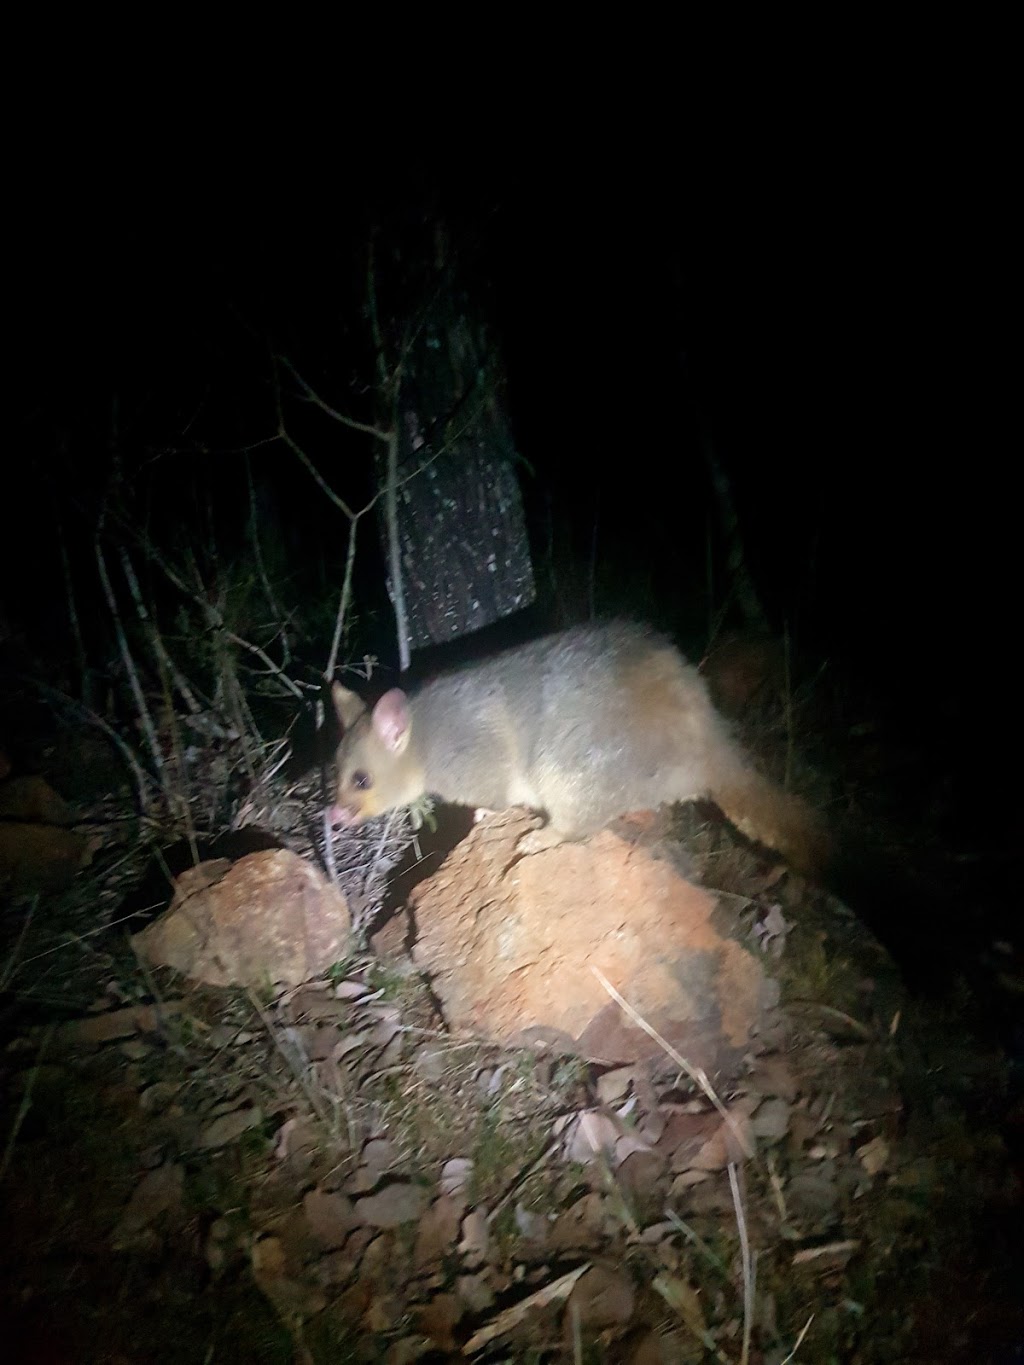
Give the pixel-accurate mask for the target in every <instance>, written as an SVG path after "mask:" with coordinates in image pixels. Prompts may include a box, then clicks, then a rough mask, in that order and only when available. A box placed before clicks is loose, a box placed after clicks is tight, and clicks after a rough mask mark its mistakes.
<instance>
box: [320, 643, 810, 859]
mask: <svg viewBox="0 0 1024 1365" xmlns="http://www.w3.org/2000/svg"><path fill="white" fill-rule="evenodd" d="M332 696H333V700H334V706H335V710H336V711H337V714H338V719H339V721H340V723H341V728H342V740H341V743H340V744H339V746H338V754H337V780H338V785H337V804H336V805H335V806H334V807H333V809H332V812H331V814H332V818H333V820H334V823H335V824H344V825H354V824H361V823H362V821H364V820H367V819H369V818H371V817H372V816H375V815H381V814H383V813H384V812H385V811H388V810H392V809H394V808H395V807H397V806H403V805H406V804H408V803H409V802H411V801H414V800H416V799H417V798H418V797H421V796H423V795H424V793H427V792H430V793H433V794H434V795H436V796H439V797H440V798H441V799H442V800H444V801H450V802H454V803H456V804H459V805H466V806H477V807H480V806H482V807H489V808H491V809H504V808H506V807H508V806H520V805H521V806H528V807H531V808H532V809H533V810H535V811H538V812H540V813H541V814H543V815H544V816H546V817H547V820H546V824H545V826H544V827H543V828H541V829H539V830H536V831H534V832H533V833H532V834H530V835H527V837H526V840H525V841H524V842H523V843H522V844H521V845H520V847H521V848H522V849H523V851H525V852H534V851H536V850H538V849H540V848H545V847H550V846H551V845H553V844H557V843H560V842H561V841H562V840H566V839H581V838H584V837H585V836H587V835H589V834H593V833H596V831H597V830H599V829H601V828H602V827H603V826H604V825H606V824H607V823H608V822H609V821H611V820H613V819H614V818H615V817H616V816H619V815H624V814H626V813H627V812H629V811H636V810H653V809H655V808H656V807H658V806H660V805H662V804H663V803H666V802H670V801H690V800H694V799H697V798H702V797H708V798H710V799H711V800H712V801H714V802H715V804H716V805H717V806H719V808H720V809H721V810H722V811H723V813H724V814H725V815H726V816H727V817H728V818H729V820H730V821H731V822H732V823H733V824H734V825H735V826H736V827H737V829H739V830H740V831H741V832H742V833H743V834H745V835H747V836H748V837H749V838H751V839H754V840H756V841H757V842H759V843H762V844H767V845H768V846H769V847H771V848H773V849H776V850H777V851H778V852H779V853H781V854H782V855H783V856H784V857H785V858H786V859H787V860H788V861H789V862H790V864H791V865H792V866H793V867H795V868H796V869H798V870H799V871H802V872H813V871H815V870H816V868H817V865H818V862H819V853H820V850H821V849H822V847H823V841H822V839H821V836H820V834H819V831H818V828H817V824H816V822H815V819H814V817H813V816H812V814H811V812H810V811H809V809H808V808H807V807H806V806H805V805H804V804H803V802H801V801H799V800H798V799H797V798H795V797H792V796H789V795H787V794H786V793H785V792H783V791H781V790H780V789H779V788H778V787H776V786H775V785H774V784H773V783H771V782H770V781H768V779H767V778H765V777H762V776H761V774H760V773H758V772H757V771H756V769H755V768H754V767H753V766H752V765H751V763H750V761H749V759H748V758H747V757H746V756H745V755H744V753H743V752H742V750H741V749H740V748H739V746H738V745H737V743H736V741H735V740H734V739H733V738H732V737H731V735H730V733H729V729H728V726H727V724H726V722H725V721H724V720H723V719H722V718H721V717H720V716H719V715H718V713H717V712H716V711H715V709H714V707H713V706H712V704H711V701H710V699H709V697H708V694H707V689H706V687H705V685H704V680H703V679H702V678H701V676H700V674H699V673H698V672H697V670H696V669H695V668H693V667H692V666H691V665H690V664H688V663H687V662H686V661H685V660H684V659H683V657H682V655H681V654H679V652H678V651H677V650H676V649H675V648H674V647H673V646H672V645H671V644H670V643H669V642H668V641H667V640H664V639H662V638H661V637H659V636H658V635H656V634H654V633H653V632H652V631H649V630H647V629H646V628H644V627H642V626H638V625H630V624H626V623H613V624H610V625H602V626H579V627H576V628H574V629H572V630H566V631H563V632H561V633H560V634H557V635H551V636H548V637H546V638H544V639H541V640H536V641H534V642H533V643H531V644H527V645H523V646H519V647H517V648H515V649H510V650H508V651H506V652H505V653H502V654H498V655H495V656H494V657H493V658H491V659H488V660H486V661H485V662H483V663H478V664H474V665H471V666H469V667H465V668H461V669H458V670H455V671H453V672H450V673H447V674H442V675H441V676H439V677H438V678H436V679H434V680H433V681H432V682H429V683H427V684H426V685H425V686H423V687H422V688H420V689H419V690H418V691H415V692H413V693H412V695H409V696H407V695H406V694H405V693H404V692H401V691H399V690H398V689H397V688H396V689H393V690H392V691H390V692H387V693H385V694H384V696H383V697H381V699H380V701H378V702H377V704H376V706H374V707H373V709H372V710H368V709H367V707H366V706H365V705H364V703H363V702H362V701H361V700H360V698H359V697H358V696H356V694H355V693H354V692H350V691H348V690H347V689H346V688H344V687H342V686H341V685H340V684H339V683H334V685H333V688H332Z"/></svg>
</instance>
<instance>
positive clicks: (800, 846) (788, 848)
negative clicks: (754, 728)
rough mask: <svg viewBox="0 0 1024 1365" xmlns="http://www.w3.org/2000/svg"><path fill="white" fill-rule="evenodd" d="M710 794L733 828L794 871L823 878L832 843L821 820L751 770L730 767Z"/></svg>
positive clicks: (803, 803) (794, 797) (806, 875)
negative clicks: (780, 855) (763, 846)
mask: <svg viewBox="0 0 1024 1365" xmlns="http://www.w3.org/2000/svg"><path fill="white" fill-rule="evenodd" d="M709 795H710V797H711V799H712V801H714V803H715V805H716V806H718V808H719V809H720V810H721V811H722V814H723V815H725V816H726V817H727V818H728V819H729V820H730V821H731V823H732V824H734V825H735V826H736V828H737V829H738V830H739V831H740V833H741V834H745V835H746V836H747V838H748V839H753V840H754V841H755V842H756V843H759V844H767V846H768V847H769V848H773V849H775V850H776V852H778V853H781V854H782V856H783V857H784V858H785V860H786V861H787V862H788V863H789V865H790V866H791V867H792V868H793V869H794V871H796V872H800V873H802V874H803V875H804V876H805V877H810V878H821V877H822V876H823V875H824V873H825V871H826V869H827V867H828V864H829V860H830V848H829V839H828V836H827V834H826V833H825V830H824V827H823V826H822V824H821V822H820V821H819V819H818V817H817V816H816V815H815V813H814V812H813V811H812V810H811V808H810V806H808V805H807V804H806V802H804V801H801V799H800V798H799V797H798V796H790V795H789V794H788V793H787V792H784V791H783V790H782V789H781V787H777V786H776V785H775V783H774V782H770V781H769V780H768V779H767V778H766V777H762V776H761V774H760V773H759V772H757V771H756V770H755V769H754V768H751V767H748V766H747V765H745V764H744V765H742V766H741V765H730V771H729V773H728V776H725V777H723V778H721V779H720V780H717V781H716V782H715V783H714V785H713V787H712V789H711V791H710V792H709Z"/></svg>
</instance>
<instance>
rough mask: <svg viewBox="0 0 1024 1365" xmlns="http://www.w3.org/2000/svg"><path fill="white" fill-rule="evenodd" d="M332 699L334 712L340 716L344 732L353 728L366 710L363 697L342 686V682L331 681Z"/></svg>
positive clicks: (339, 719)
mask: <svg viewBox="0 0 1024 1365" xmlns="http://www.w3.org/2000/svg"><path fill="white" fill-rule="evenodd" d="M331 701H332V702H333V703H334V714H335V715H336V716H337V717H338V724H339V725H340V726H341V729H342V732H344V731H345V730H351V728H352V726H353V725H355V723H356V721H357V720H358V719H359V717H360V716H361V715H362V714H363V712H364V711H365V710H366V707H365V706H364V705H363V699H362V697H359V696H357V695H356V694H355V692H350V691H349V690H348V688H347V687H342V685H341V683H340V682H335V683H331Z"/></svg>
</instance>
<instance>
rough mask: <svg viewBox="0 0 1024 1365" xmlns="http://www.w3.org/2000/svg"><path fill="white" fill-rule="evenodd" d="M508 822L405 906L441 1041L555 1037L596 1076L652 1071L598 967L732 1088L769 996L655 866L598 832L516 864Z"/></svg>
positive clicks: (700, 908)
mask: <svg viewBox="0 0 1024 1365" xmlns="http://www.w3.org/2000/svg"><path fill="white" fill-rule="evenodd" d="M526 828H528V824H527V820H526V817H523V816H522V815H521V814H519V813H518V812H515V813H511V814H508V813H506V814H503V815H501V816H497V817H494V818H490V819H487V820H484V821H482V822H481V823H480V824H478V825H477V826H476V827H475V828H474V829H473V831H472V832H471V833H470V835H469V836H468V838H467V839H465V840H464V841H463V843H462V844H460V845H459V846H458V847H457V848H456V849H455V850H454V852H453V853H452V854H451V855H450V856H449V858H448V859H447V860H446V861H445V863H444V864H443V866H442V867H441V869H440V871H439V872H438V873H437V874H436V875H435V876H433V877H431V878H430V879H429V880H428V881H426V882H423V883H422V884H421V885H420V886H419V887H417V888H416V891H415V892H414V894H413V902H414V915H415V919H416V923H417V925H418V926H419V939H418V941H417V943H416V945H415V947H414V949H413V957H414V960H415V962H416V964H417V966H418V967H419V968H420V970H421V971H423V972H424V973H426V974H427V975H429V977H430V979H431V986H432V989H433V990H434V992H435V993H436V995H437V997H438V999H439V1000H440V1002H441V1005H442V1008H443V1010H444V1014H445V1017H446V1019H447V1021H448V1024H449V1026H450V1027H452V1028H454V1029H464V1030H467V1031H469V1032H472V1033H475V1034H478V1035H479V1034H483V1035H484V1036H487V1037H490V1038H493V1039H494V1040H495V1041H498V1042H501V1043H505V1044H509V1043H518V1042H522V1041H523V1040H524V1039H530V1038H532V1037H536V1036H541V1035H543V1036H548V1035H551V1036H554V1037H561V1038H563V1039H564V1040H565V1042H566V1044H567V1045H568V1046H570V1047H573V1046H574V1047H575V1049H576V1050H577V1051H579V1052H580V1053H581V1054H582V1055H584V1056H586V1057H588V1058H591V1059H593V1060H596V1061H600V1062H602V1063H603V1064H606V1065H616V1064H619V1065H622V1064H626V1063H629V1062H635V1061H637V1060H640V1059H644V1058H649V1057H652V1056H657V1057H659V1058H660V1057H661V1056H662V1055H663V1054H662V1050H661V1048H660V1046H659V1044H658V1043H657V1042H656V1041H655V1040H654V1039H652V1038H651V1037H649V1036H648V1035H647V1034H646V1033H645V1032H643V1031H641V1029H639V1028H638V1027H637V1026H636V1025H634V1024H633V1023H632V1022H631V1021H630V1020H629V1019H628V1018H627V1016H626V1015H625V1014H624V1013H623V1011H622V1010H621V1008H620V1007H619V1005H618V1004H616V1003H615V1002H614V1001H613V1000H612V999H610V997H609V995H608V993H607V992H606V991H605V989H604V988H603V986H602V985H601V983H600V981H599V980H598V978H597V976H596V975H595V974H594V972H593V971H592V970H591V968H592V967H595V968H598V969H599V970H600V971H601V972H602V973H603V974H604V976H605V977H606V978H607V979H608V980H609V981H610V982H611V984H612V985H613V986H614V987H615V988H616V989H617V990H618V991H619V992H621V994H622V995H623V996H624V997H625V999H626V1000H627V1001H628V1002H629V1003H630V1004H631V1005H632V1006H633V1007H634V1008H635V1009H636V1010H637V1011H638V1012H639V1014H640V1015H641V1016H642V1017H643V1018H644V1019H645V1020H646V1021H647V1022H648V1023H649V1024H650V1025H652V1026H653V1027H654V1028H655V1029H656V1030H657V1031H658V1032H659V1033H660V1034H661V1035H662V1037H664V1038H665V1039H666V1040H667V1041H668V1042H669V1043H671V1044H672V1045H673V1046H674V1047H675V1048H677V1049H678V1050H679V1051H680V1052H681V1053H682V1054H683V1056H684V1057H685V1058H686V1059H687V1061H689V1062H690V1063H691V1064H692V1065H694V1066H699V1067H702V1068H703V1069H704V1070H705V1071H707V1072H709V1073H710V1072H715V1073H717V1074H718V1075H719V1076H721V1075H723V1074H735V1073H736V1071H737V1070H738V1067H739V1063H740V1061H741V1059H742V1057H743V1054H744V1052H745V1050H746V1048H747V1046H748V1043H749V1040H750V1037H751V1034H752V1033H753V1032H755V1031H756V1029H757V1027H758V1024H759V1022H760V1021H761V1019H762V1017H763V1015H764V1013H765V1011H766V1010H767V1009H768V1008H769V1007H770V1006H772V1005H774V1004H775V1003H776V1001H777V999H778V987H777V984H776V983H775V982H774V981H773V980H771V978H769V977H768V976H766V974H765V969H764V966H763V964H762V962H761V961H760V960H758V958H756V957H754V956H753V955H752V954H751V953H750V952H749V951H748V950H747V948H746V947H745V946H743V944H742V943H740V942H738V941H735V940H734V939H732V938H731V937H729V936H728V934H726V933H724V932H723V931H722V929H721V928H720V927H719V924H720V923H721V922H723V921H724V918H725V917H724V915H720V914H719V912H718V908H717V902H716V900H715V898H714V897H713V896H711V895H710V894H709V893H708V892H706V891H703V890H701V889H700V888H699V887H696V886H694V885H692V884H691V883H690V882H688V881H686V880H685V879H684V878H683V877H682V876H681V875H680V874H679V872H678V871H676V869H675V868H674V866H673V864H672V863H671V861H670V860H669V859H667V858H658V857H656V856H655V855H654V853H653V852H651V851H649V850H648V849H647V848H644V847H640V846H637V845H631V844H630V843H628V842H627V841H626V840H624V839H622V838H620V837H619V836H618V835H617V834H614V833H612V832H610V831H604V832H603V833H601V834H599V835H597V836H596V837H595V838H593V839H591V840H588V841H587V842H586V843H582V844H562V845H560V846H558V847H556V848H552V849H548V850H545V851H544V852H541V853H537V854H533V855H529V856H526V857H521V856H517V854H516V852H515V846H516V842H517V840H518V838H519V836H520V835H521V834H522V833H523V832H524V829H526Z"/></svg>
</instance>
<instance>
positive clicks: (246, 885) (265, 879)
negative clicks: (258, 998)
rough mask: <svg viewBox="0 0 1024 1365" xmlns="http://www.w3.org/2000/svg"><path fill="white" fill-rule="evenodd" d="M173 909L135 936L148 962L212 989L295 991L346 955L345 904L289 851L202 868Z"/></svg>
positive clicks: (188, 879)
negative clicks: (235, 987) (277, 987)
mask: <svg viewBox="0 0 1024 1365" xmlns="http://www.w3.org/2000/svg"><path fill="white" fill-rule="evenodd" d="M176 888H177V889H176V891H175V895H174V900H173V901H172V903H171V907H170V909H169V910H168V911H167V912H166V913H165V914H164V915H162V916H161V917H160V919H158V920H157V921H155V923H153V924H151V925H149V926H148V928H146V929H143V930H142V932H141V933H139V934H136V935H135V937H134V939H133V943H134V944H135V946H136V948H137V949H138V950H139V952H140V953H141V954H142V956H143V957H145V958H146V959H147V960H148V961H150V962H154V963H158V964H161V965H164V966H168V967H174V968H175V969H176V970H177V971H179V972H181V973H182V974H183V975H185V976H188V977H191V978H192V979H193V980H196V981H203V982H205V983H207V984H208V985H211V986H228V985H250V986H257V987H262V986H265V985H267V984H269V983H277V984H284V985H297V984H298V983H299V982H301V981H306V980H308V979H309V978H310V977H313V976H318V975H320V974H321V973H323V972H325V971H326V970H327V969H328V968H329V967H330V966H331V965H332V964H333V963H335V962H337V961H339V960H340V959H341V958H343V957H345V956H346V954H347V953H348V951H349V939H350V931H351V924H350V920H349V913H348V907H347V906H346V904H345V898H344V897H343V896H342V895H341V893H340V892H339V891H337V890H335V888H334V887H333V886H331V885H330V884H329V883H328V882H327V881H325V880H324V878H323V877H322V876H321V875H320V873H319V872H318V871H317V869H316V868H315V867H313V866H312V864H311V863H307V862H305V861H304V860H303V859H302V858H299V857H297V856H296V855H295V854H294V853H290V852H289V851H288V850H287V849H270V850H268V851H265V852H263V853H252V854H250V855H249V856H248V857H246V858H242V859H241V860H240V861H239V862H237V863H229V862H227V861H226V860H225V859H222V858H221V859H215V860H213V861H212V862H208V863H200V864H199V865H198V867H193V868H189V870H188V871H187V872H184V873H182V875H181V876H180V877H178V878H177V881H176Z"/></svg>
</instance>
